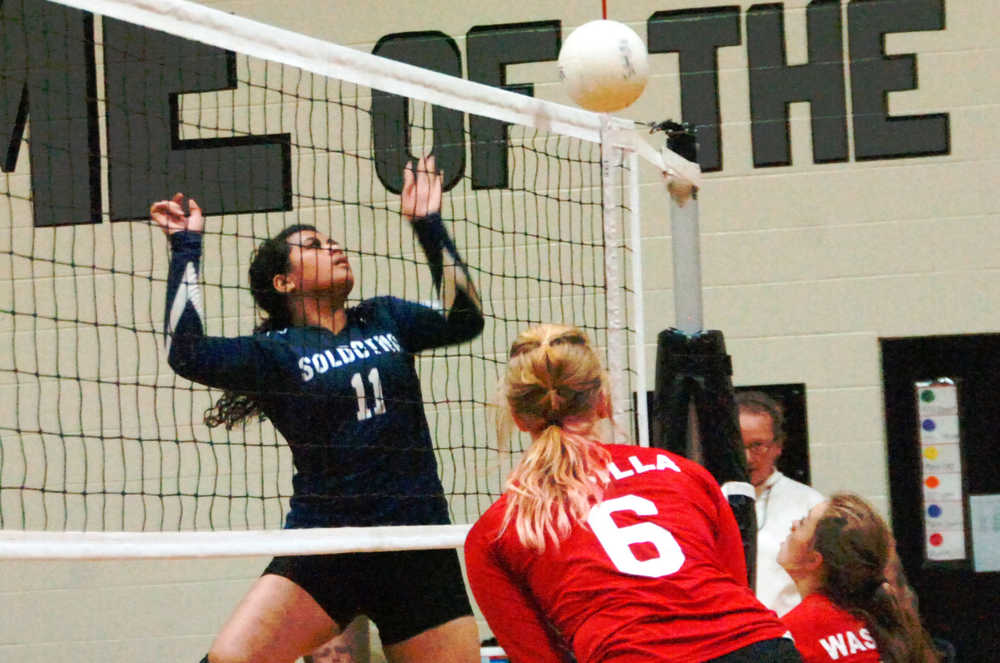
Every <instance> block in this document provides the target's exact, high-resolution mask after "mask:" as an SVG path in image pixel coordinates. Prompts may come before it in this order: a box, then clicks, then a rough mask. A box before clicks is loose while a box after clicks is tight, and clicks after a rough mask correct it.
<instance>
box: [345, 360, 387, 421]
mask: <svg viewBox="0 0 1000 663" xmlns="http://www.w3.org/2000/svg"><path fill="white" fill-rule="evenodd" d="M368 382H370V383H371V385H372V397H373V400H374V401H375V407H374V408H369V407H368V395H367V394H366V393H365V381H364V379H363V378H362V377H361V373H355V374H354V375H352V376H351V386H352V387H354V393H356V394H357V395H358V421H364V420H365V419H371V418H372V417H374V416H375V415H376V414H385V398H383V397H382V382H381V380H379V375H378V369H377V368H373V369H372V370H370V371H368Z"/></svg>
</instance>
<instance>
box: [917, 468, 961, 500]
mask: <svg viewBox="0 0 1000 663" xmlns="http://www.w3.org/2000/svg"><path fill="white" fill-rule="evenodd" d="M961 500H962V475H961V474H928V475H925V476H924V504H935V503H938V502H941V501H950V502H957V501H961Z"/></svg>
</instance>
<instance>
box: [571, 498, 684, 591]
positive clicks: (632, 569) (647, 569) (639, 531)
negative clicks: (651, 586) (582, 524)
mask: <svg viewBox="0 0 1000 663" xmlns="http://www.w3.org/2000/svg"><path fill="white" fill-rule="evenodd" d="M615 511H632V512H633V513H635V514H636V515H639V516H653V515H656V513H657V510H656V505H655V504H654V503H653V502H651V501H650V500H647V499H645V498H643V497H639V496H638V495H623V496H622V497H616V498H614V499H610V500H607V501H604V502H601V503H600V504H597V505H595V506H594V508H592V509H591V510H590V514H589V515H588V516H587V523H588V524H589V525H590V529H591V530H592V531H593V532H594V535H595V536H596V537H597V540H598V541H600V543H601V546H602V547H603V548H604V552H606V553H607V554H608V557H609V558H610V559H611V563H612V564H614V565H615V568H617V569H618V570H619V571H621V572H622V573H628V574H629V575H633V576H645V577H647V578H660V577H662V576H668V575H670V574H672V573H676V572H677V571H678V570H679V569H680V568H681V566H683V564H684V552H683V551H682V550H681V547H680V546H679V545H678V544H677V540H676V539H675V538H674V535H673V534H671V533H670V531H669V530H667V529H664V528H663V527H660V526H659V525H657V524H655V523H637V524H635V525H627V526H625V527H618V525H616V524H615V521H614V520H613V519H612V518H611V514H612V513H614V512H615ZM634 543H651V544H653V546H655V547H656V551H657V552H658V553H659V554H658V556H656V557H651V558H650V559H643V560H640V559H639V558H637V557H636V556H635V554H634V553H633V552H632V549H631V548H629V546H630V545H632V544H634Z"/></svg>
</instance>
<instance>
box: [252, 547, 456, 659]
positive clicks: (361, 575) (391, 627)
mask: <svg viewBox="0 0 1000 663" xmlns="http://www.w3.org/2000/svg"><path fill="white" fill-rule="evenodd" d="M264 573H265V574H267V573H272V574H274V575H279V576H282V577H285V578H288V579H289V580H291V581H292V582H294V583H295V584H296V585H298V586H299V587H301V588H302V589H304V590H306V591H307V592H308V593H309V595H310V596H312V597H313V598H314V599H315V600H316V602H317V603H319V604H320V606H321V607H322V608H323V610H325V611H326V613H327V614H328V615H330V617H331V618H332V619H333V620H334V621H335V622H337V624H338V625H340V626H341V627H346V626H347V624H348V623H350V621H351V620H352V619H354V618H355V617H357V616H358V615H365V616H367V617H368V618H369V619H371V620H372V621H373V622H375V625H376V626H377V627H378V632H379V638H380V639H381V640H382V644H386V645H392V644H396V643H398V642H402V641H403V640H407V639H409V638H412V637H413V636H415V635H418V634H420V633H423V632H424V631H426V630H427V629H429V628H433V627H435V626H440V625H441V624H444V623H445V622H449V621H451V620H452V619H456V618H458V617H464V616H466V615H472V607H471V606H470V605H469V597H468V595H467V594H466V591H465V582H464V581H463V580H462V568H461V566H459V562H458V552H457V551H455V550H454V549H449V550H402V551H394V552H376V553H344V554H340V555H303V556H292V557H275V558H274V559H273V560H271V563H270V564H268V566H267V568H266V569H265V570H264Z"/></svg>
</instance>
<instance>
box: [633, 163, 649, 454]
mask: <svg viewBox="0 0 1000 663" xmlns="http://www.w3.org/2000/svg"><path fill="white" fill-rule="evenodd" d="M628 176H629V182H628V190H629V205H628V217H629V224H630V227H631V231H630V234H631V238H632V240H631V241H632V252H631V254H630V255H631V259H632V284H633V286H634V291H633V293H632V310H633V311H634V312H635V315H634V317H633V320H635V323H634V324H635V332H634V338H633V343H632V366H633V368H634V370H635V408H636V410H635V411H636V419H637V422H636V436H637V442H638V443H639V446H641V447H648V446H649V412H648V409H649V408H648V407H647V403H646V331H645V329H644V327H643V322H644V321H645V319H646V317H645V316H646V311H645V307H644V305H643V301H642V297H643V293H644V292H645V288H644V286H643V283H642V223H641V221H642V214H641V212H640V203H641V200H640V199H641V196H640V195H639V155H638V154H637V153H636V152H635V150H630V151H629V152H628Z"/></svg>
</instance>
